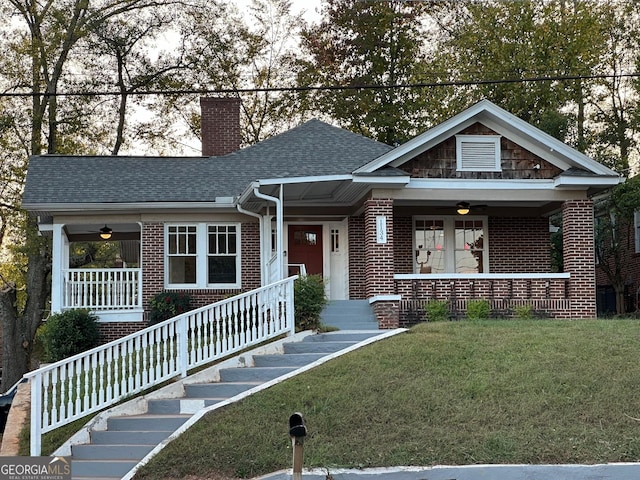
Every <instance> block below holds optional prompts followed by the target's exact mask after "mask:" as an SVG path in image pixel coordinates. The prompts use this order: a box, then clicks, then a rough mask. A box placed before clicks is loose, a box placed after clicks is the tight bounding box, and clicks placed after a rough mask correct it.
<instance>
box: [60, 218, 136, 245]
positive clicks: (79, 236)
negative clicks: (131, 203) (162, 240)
mask: <svg viewBox="0 0 640 480" xmlns="http://www.w3.org/2000/svg"><path fill="white" fill-rule="evenodd" d="M106 225H108V226H109V228H111V230H112V231H113V232H112V235H111V238H110V239H109V240H114V241H115V240H139V239H140V225H138V224H135V223H134V224H132V223H113V222H106ZM104 226H105V223H104V222H102V223H86V224H65V226H64V230H65V233H66V235H67V238H68V239H69V241H71V242H92V241H100V240H101V239H100V235H99V234H100V229H101V228H103V227H104Z"/></svg>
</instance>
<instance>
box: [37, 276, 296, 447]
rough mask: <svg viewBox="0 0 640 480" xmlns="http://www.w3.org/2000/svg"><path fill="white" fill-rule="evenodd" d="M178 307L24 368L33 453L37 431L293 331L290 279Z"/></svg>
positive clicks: (38, 437) (39, 436) (95, 410)
mask: <svg viewBox="0 0 640 480" xmlns="http://www.w3.org/2000/svg"><path fill="white" fill-rule="evenodd" d="M296 278H297V277H295V276H294V277H289V278H287V279H285V280H281V281H279V282H275V283H273V284H271V285H267V286H266V287H262V288H258V289H256V290H252V291H250V292H247V293H244V294H241V295H238V296H235V297H232V298H229V299H227V300H223V301H220V302H217V303H214V304H212V305H208V306H206V307H202V308H198V309H197V310H192V311H190V312H187V313H184V314H182V315H179V316H177V317H174V318H172V319H169V320H166V321H164V322H162V323H158V324H157V325H153V326H151V327H148V328H145V329H144V330H141V331H139V332H137V333H134V334H131V335H128V336H126V337H123V338H121V339H119V340H116V341H114V342H110V343H108V344H105V345H102V346H100V347H97V348H94V349H92V350H89V351H87V352H84V353H81V354H78V355H75V356H73V357H70V358H67V359H65V360H61V361H59V362H56V363H53V364H51V365H48V366H46V367H43V368H40V369H38V370H34V371H32V372H29V373H27V374H26V375H25V378H27V379H29V380H30V382H31V455H32V456H37V455H40V450H41V436H42V434H43V433H46V432H49V431H51V430H54V429H55V428H58V427H61V426H63V425H66V424H67V423H70V422H72V421H74V420H77V419H79V418H82V417H84V416H86V415H88V414H91V413H94V412H97V411H99V410H102V409H104V408H106V407H108V406H110V405H113V404H114V403H116V402H118V401H120V400H122V399H123V398H125V397H129V396H131V395H133V394H137V393H139V392H142V391H143V390H146V389H148V388H151V387H153V386H155V385H158V384H159V383H161V382H164V381H166V380H168V379H170V378H173V377H176V376H178V375H180V376H182V377H185V376H186V375H187V371H188V370H189V369H191V368H194V367H197V366H199V365H203V364H206V363H209V362H211V361H213V360H218V359H221V358H223V357H226V356H228V355H231V354H233V353H235V352H238V351H240V350H243V349H245V348H247V347H250V346H252V345H256V344H259V343H261V342H264V341H266V340H269V339H272V338H274V337H277V336H280V335H282V334H293V333H295V321H294V305H293V282H294V280H295V279H296Z"/></svg>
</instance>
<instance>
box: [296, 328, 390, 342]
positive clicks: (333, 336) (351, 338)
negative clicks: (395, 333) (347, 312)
mask: <svg viewBox="0 0 640 480" xmlns="http://www.w3.org/2000/svg"><path fill="white" fill-rule="evenodd" d="M380 333H381V332H380V331H379V330H374V331H362V332H341V331H337V332H328V333H319V334H316V335H309V336H308V337H305V338H304V340H303V342H302V343H306V342H353V343H357V342H362V341H363V340H367V339H368V338H371V337H375V336H376V335H379V334H380Z"/></svg>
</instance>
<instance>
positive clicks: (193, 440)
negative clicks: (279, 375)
mask: <svg viewBox="0 0 640 480" xmlns="http://www.w3.org/2000/svg"><path fill="white" fill-rule="evenodd" d="M639 349H640V322H638V321H636V320H607V321H604V320H603V321H600V320H582V321H568V320H562V321H546V320H544V321H543V320H519V321H508V320H502V321H474V322H444V323H442V322H440V323H427V324H422V325H419V326H417V327H415V328H414V329H412V330H411V331H410V332H409V333H407V334H403V335H399V336H396V337H393V338H391V339H388V340H385V341H382V342H378V343H375V344H372V345H369V346H367V347H365V348H362V349H360V350H358V351H356V352H352V353H350V354H348V355H345V356H343V357H341V358H340V359H338V360H334V361H332V362H329V363H328V364H325V365H323V366H321V367H318V368H316V369H314V370H312V371H310V372H307V373H305V374H304V375H301V376H298V377H296V378H294V379H291V380H289V381H287V382H285V383H282V384H279V385H276V386H274V387H272V388H270V389H269V390H266V391H264V392H261V393H259V394H257V395H254V396H252V397H250V398H247V399H245V400H244V401H242V402H240V403H238V404H235V405H231V406H229V407H227V408H225V409H222V410H218V411H217V412H215V413H214V414H212V415H209V416H207V417H205V418H204V419H202V420H201V421H200V422H198V423H197V424H196V425H194V426H193V427H192V428H191V429H190V430H189V431H188V432H187V433H186V434H185V435H183V436H181V437H180V438H178V439H177V440H175V441H173V442H172V443H170V444H169V445H168V446H167V448H165V449H164V450H163V452H162V453H161V454H160V455H158V456H157V457H156V458H154V459H153V460H152V461H151V462H150V463H149V464H148V465H146V466H145V467H143V468H142V470H141V471H140V472H139V474H138V475H137V477H136V478H144V479H161V478H162V479H164V478H182V477H185V476H188V475H195V476H199V477H205V478H213V476H215V475H216V474H224V475H236V476H238V477H243V478H246V477H252V476H256V475H260V474H265V473H268V472H272V471H275V470H278V469H283V468H290V467H291V445H290V439H289V438H288V423H287V422H288V418H289V416H290V415H291V414H292V413H293V412H296V411H300V412H302V413H303V414H304V416H305V419H306V423H307V426H308V429H309V435H308V437H307V439H306V441H305V453H304V455H305V462H304V463H305V467H329V468H330V467H338V466H340V467H374V466H396V465H432V464H474V463H599V462H618V461H638V460H640V400H639V399H638V398H639V397H638V393H639V391H638V389H639V387H640V362H639V361H638V353H639Z"/></svg>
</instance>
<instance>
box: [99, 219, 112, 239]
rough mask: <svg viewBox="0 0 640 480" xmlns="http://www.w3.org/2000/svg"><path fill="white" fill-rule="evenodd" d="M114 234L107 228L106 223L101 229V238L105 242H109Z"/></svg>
mask: <svg viewBox="0 0 640 480" xmlns="http://www.w3.org/2000/svg"><path fill="white" fill-rule="evenodd" d="M112 233H113V230H111V229H110V228H109V227H107V224H106V223H105V225H104V227H102V228H101V229H100V238H102V239H103V240H109V239H110V238H111V234H112Z"/></svg>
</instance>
